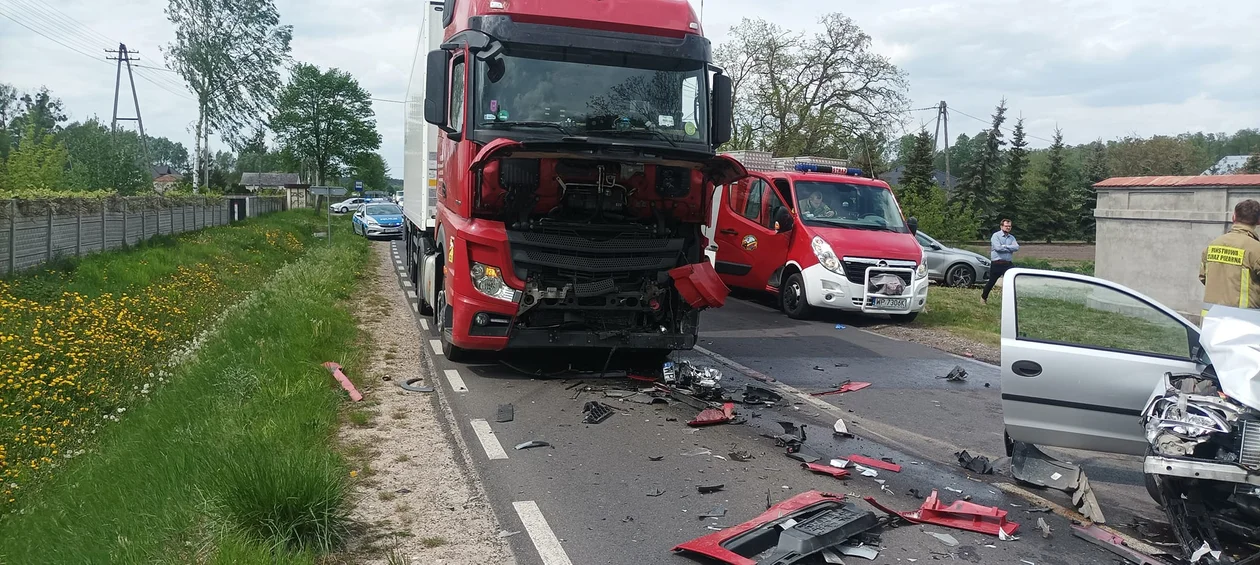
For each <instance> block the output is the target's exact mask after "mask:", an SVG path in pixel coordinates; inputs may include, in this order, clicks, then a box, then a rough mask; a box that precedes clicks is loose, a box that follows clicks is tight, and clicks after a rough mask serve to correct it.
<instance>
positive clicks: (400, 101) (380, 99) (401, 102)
mask: <svg viewBox="0 0 1260 565" xmlns="http://www.w3.org/2000/svg"><path fill="white" fill-rule="evenodd" d="M372 100H375V101H377V102H392V103H394V104H406V103H407V102H406V101H404V100H387V99H385V98H373V99H372Z"/></svg>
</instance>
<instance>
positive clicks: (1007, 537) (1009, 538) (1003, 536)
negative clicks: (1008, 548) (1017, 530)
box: [998, 530, 1019, 541]
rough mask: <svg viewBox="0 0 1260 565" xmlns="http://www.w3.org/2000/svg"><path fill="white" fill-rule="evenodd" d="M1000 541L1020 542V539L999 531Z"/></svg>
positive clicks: (1004, 531)
mask: <svg viewBox="0 0 1260 565" xmlns="http://www.w3.org/2000/svg"><path fill="white" fill-rule="evenodd" d="M998 539H1000V540H1002V541H1019V538H1017V537H1015V536H1013V535H1010V534H1008V533H1006V530H998Z"/></svg>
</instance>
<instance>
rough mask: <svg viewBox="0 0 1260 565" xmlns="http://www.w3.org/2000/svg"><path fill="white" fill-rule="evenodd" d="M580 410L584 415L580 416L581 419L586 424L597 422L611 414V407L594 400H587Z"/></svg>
mask: <svg viewBox="0 0 1260 565" xmlns="http://www.w3.org/2000/svg"><path fill="white" fill-rule="evenodd" d="M582 412H583V413H584V414H585V416H583V417H582V421H583V422H584V423H587V424H598V423H600V422H603V421H604V420H607V419H608V417H609V416H612V415H613V409H612V407H610V406H608V405H607V404H604V403H602V402H596V401H594V400H592V401H590V402H587V403H586V405H585V406H583V407H582Z"/></svg>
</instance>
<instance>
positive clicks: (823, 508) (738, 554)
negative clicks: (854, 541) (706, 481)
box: [673, 491, 879, 565]
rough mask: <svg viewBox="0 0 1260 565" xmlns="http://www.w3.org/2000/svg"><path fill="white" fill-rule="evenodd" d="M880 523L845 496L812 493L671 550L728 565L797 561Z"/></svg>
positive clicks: (793, 498) (779, 504) (871, 514)
mask: <svg viewBox="0 0 1260 565" xmlns="http://www.w3.org/2000/svg"><path fill="white" fill-rule="evenodd" d="M789 520H791V522H789ZM785 524H788V525H787V527H784V525H785ZM878 525H879V520H877V519H876V518H875V515H874V514H873V513H871V512H869V511H865V510H861V509H859V508H858V507H857V505H855V504H853V503H849V502H845V501H844V495H842V494H832V493H827V492H819V491H809V492H804V493H801V494H798V495H796V496H794V497H792V498H789V499H787V500H785V501H783V502H780V503H778V504H775V505H774V506H771V507H770V509H769V510H766V511H765V512H763V513H762V514H761V515H760V516H757V517H756V518H753V519H752V520H749V521H747V522H744V523H743V524H740V525H738V526H735V527H732V528H727V529H725V530H722V531H720V532H714V533H711V534H709V535H707V536H704V537H700V538H696V539H693V540H691V541H689V542H686V543H682V544H679V545H677V546H674V549H673V551H674V552H675V553H684V552H685V553H691V554H696V555H702V556H704V557H708V558H710V559H713V560H716V561H717V562H719V563H726V564H727V565H759V564H768V563H797V562H799V561H800V560H802V559H805V558H808V557H809V556H811V555H816V554H817V553H818V552H820V551H822V550H824V549H827V548H829V547H834V546H836V545H837V544H840V543H843V542H844V541H845V540H847V539H849V538H851V537H853V536H855V535H858V534H860V533H862V532H864V531H867V530H869V529H871V528H874V527H876V526H878ZM761 556H764V557H762V559H760V560H758V559H757V557H761Z"/></svg>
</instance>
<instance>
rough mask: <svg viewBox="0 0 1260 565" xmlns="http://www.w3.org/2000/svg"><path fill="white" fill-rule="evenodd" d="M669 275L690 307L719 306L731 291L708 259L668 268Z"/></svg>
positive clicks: (724, 302) (724, 301)
mask: <svg viewBox="0 0 1260 565" xmlns="http://www.w3.org/2000/svg"><path fill="white" fill-rule="evenodd" d="M669 276H670V278H673V279H674V288H676V289H678V294H679V295H681V296H682V298H683V300H686V301H687V304H690V305H691V307H692V308H705V307H709V308H721V307H722V305H723V304H726V295H728V294H730V293H731V289H729V288H727V287H726V283H724V282H722V279H721V278H719V277H718V274H717V271H715V270H714V269H713V265H711V264H709V262H708V261H702V262H700V263H692V264H690V265H683V266H681V267H678V268H676V269H670V270H669Z"/></svg>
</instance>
